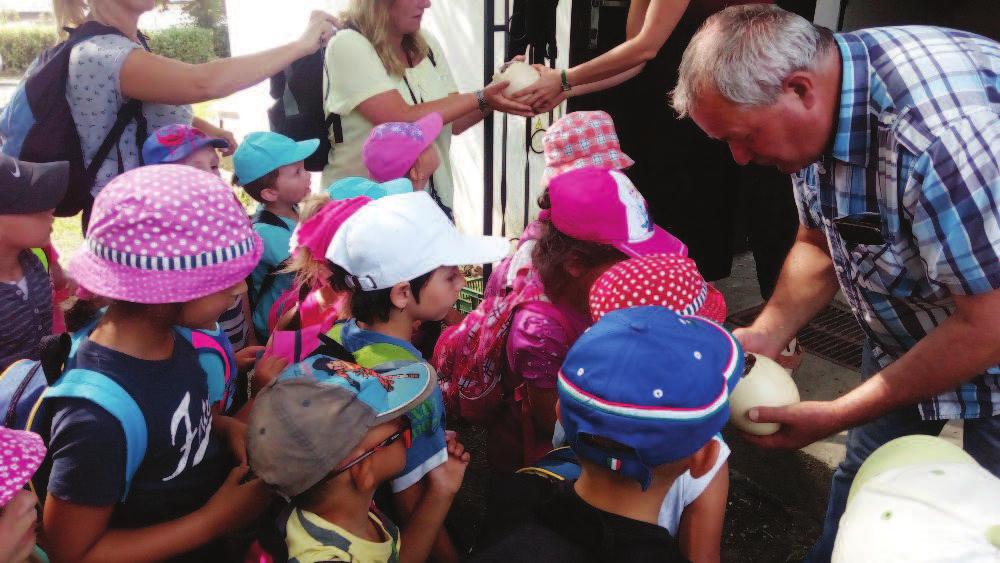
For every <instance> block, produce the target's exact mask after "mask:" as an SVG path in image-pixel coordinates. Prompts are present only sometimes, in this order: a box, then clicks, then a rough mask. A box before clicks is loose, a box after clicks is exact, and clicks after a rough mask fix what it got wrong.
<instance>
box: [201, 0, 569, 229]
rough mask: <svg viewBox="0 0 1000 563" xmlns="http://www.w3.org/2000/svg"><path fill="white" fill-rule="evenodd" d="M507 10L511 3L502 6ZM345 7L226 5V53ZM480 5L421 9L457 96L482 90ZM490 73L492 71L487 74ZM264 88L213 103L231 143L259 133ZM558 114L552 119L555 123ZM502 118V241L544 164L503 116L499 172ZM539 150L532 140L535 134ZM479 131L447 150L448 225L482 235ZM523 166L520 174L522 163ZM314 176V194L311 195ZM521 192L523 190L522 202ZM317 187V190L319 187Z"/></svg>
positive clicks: (519, 126) (462, 1)
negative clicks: (451, 199)
mask: <svg viewBox="0 0 1000 563" xmlns="http://www.w3.org/2000/svg"><path fill="white" fill-rule="evenodd" d="M507 1H508V2H509V4H511V5H512V4H513V1H512V0H507ZM346 4H347V0H296V1H294V2H280V3H276V2H274V1H273V0H226V11H227V15H228V20H229V37H230V47H231V50H232V54H233V55H234V56H236V55H241V54H247V53H252V52H256V51H260V50H264V49H268V48H270V47H275V46H277V45H280V44H282V43H285V42H288V41H291V40H294V39H295V38H296V37H297V36H298V34H299V33H301V31H302V29H303V26H304V25H305V22H306V20H307V19H308V17H309V12H310V11H311V10H316V9H319V10H327V11H329V12H331V13H337V12H339V11H340V10H342V9H343V8H344V7H345V6H346ZM484 5H485V3H484V2H481V1H480V2H470V1H467V0H438V1H437V2H435V3H434V4H433V5H432V7H431V8H430V9H429V10H428V12H427V14H426V15H425V18H424V29H426V30H427V31H428V32H430V33H433V34H434V36H435V37H436V38H437V39H438V41H439V42H440V43H441V45H442V47H443V48H444V50H445V53H446V56H447V57H448V63H449V64H450V65H451V69H452V73H453V74H454V76H455V80H456V82H457V83H458V88H459V90H460V91H464V92H469V91H472V90H475V89H476V88H480V87H482V85H483V62H484V61H483V57H484V52H485V47H484V45H485V39H484V37H483V31H484V13H483V12H484ZM570 7H571V2H570V1H569V0H563V1H562V2H560V5H559V20H558V21H559V25H558V32H557V41H558V44H559V46H560V52H559V60H557V61H556V66H558V67H562V68H565V66H566V64H567V61H568V54H569V12H570ZM503 21H504V0H497V2H496V3H495V13H494V19H493V22H495V23H496V24H497V25H500V24H502V23H503ZM504 36H505V34H504V33H501V32H498V33H496V34H495V35H494V37H493V38H491V39H492V40H493V41H494V45H495V48H494V52H495V53H496V57H495V60H494V61H493V65H492V67H493V68H496V67H498V66H500V65H501V64H502V63H503V62H504V61H503V55H504V45H505V43H504V40H505V37H504ZM490 74H492V72H491V73H490ZM271 103H272V101H271V97H270V96H269V94H268V85H267V83H266V82H264V83H262V84H258V85H257V86H254V87H253V88H249V89H247V90H245V91H243V92H240V93H239V94H236V95H234V96H230V97H229V98H226V99H225V100H222V101H220V102H217V104H216V107H215V109H216V110H217V111H219V112H220V115H221V116H222V117H224V118H225V119H226V121H225V125H226V126H227V127H230V128H231V129H232V130H233V131H234V133H236V135H237V138H240V137H242V136H243V135H245V134H246V133H249V132H251V131H260V130H266V129H267V128H268V125H267V114H266V111H267V108H268V107H269V106H270V105H271ZM558 115H561V113H557V114H556V117H558ZM503 123H504V118H503V116H502V115H501V114H497V115H496V117H495V118H494V120H493V127H494V146H493V147H492V150H493V151H494V153H493V154H494V166H493V176H494V190H493V202H494V205H493V232H494V233H495V234H499V233H500V232H501V225H503V232H504V233H505V234H506V235H507V236H511V237H513V236H517V235H518V234H519V233H520V232H521V229H522V228H523V226H524V202H525V200H527V201H528V202H529V214H530V218H534V216H535V215H536V214H537V207H536V206H535V200H536V199H537V197H538V194H539V191H540V189H539V187H538V179H539V176H540V174H541V170H542V166H543V164H544V162H543V159H542V155H540V154H534V153H530V152H529V151H528V150H527V148H526V135H525V128H526V127H528V126H529V125H528V123H527V120H526V119H525V118H520V117H513V116H511V117H508V118H507V129H506V135H505V137H506V139H507V143H506V154H507V159H506V160H507V165H506V167H505V168H504V169H501V164H502V163H503V161H504V159H503V158H501V153H500V151H501V150H502V147H503V142H502V138H503V136H504V135H503V133H504V127H503ZM548 125H549V117H548V115H543V116H538V117H537V118H533V119H532V120H531V123H530V127H531V128H532V130H533V131H534V130H535V129H536V128H539V127H541V128H543V129H544V128H545V127H548ZM536 135H538V136H539V138H538V139H537V141H538V145H539V146H540V136H541V135H542V133H536ZM483 143H484V134H483V125H478V126H476V127H474V128H472V129H470V130H469V131H466V132H465V133H463V134H462V135H459V136H456V137H454V139H453V140H452V145H451V155H450V157H451V160H452V170H453V174H454V176H455V218H456V222H457V223H458V226H459V228H460V229H462V230H463V231H465V232H477V233H478V232H482V231H483V201H484V198H483V184H484V182H483V177H484V174H483V162H484V159H483V154H484V153H483V148H484V147H483ZM526 161H527V167H526V166H525V163H526ZM526 170H527V172H528V182H527V183H526V182H525V171H526ZM501 175H503V176H505V177H506V189H507V191H506V204H507V205H506V207H505V208H503V209H502V208H501V184H502V182H501ZM318 182H319V180H318V174H317V175H316V180H315V182H314V188H315V189H319V188H320V186H319V185H318ZM525 186H527V188H528V193H527V197H526V193H525ZM324 187H325V186H324Z"/></svg>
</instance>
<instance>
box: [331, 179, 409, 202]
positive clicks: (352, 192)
mask: <svg viewBox="0 0 1000 563" xmlns="http://www.w3.org/2000/svg"><path fill="white" fill-rule="evenodd" d="M412 191H413V183H412V182H410V180H409V179H408V178H397V179H395V180H389V181H388V182H382V183H381V184H379V183H378V182H375V181H373V180H369V179H368V178H364V177H362V176H348V177H347V178H341V179H340V180H337V181H336V182H334V183H332V184H330V187H329V188H327V189H326V193H327V195H329V196H330V199H332V200H341V199H350V198H352V197H358V196H366V197H370V198H372V199H380V198H383V197H385V196H387V195H398V194H408V193H410V192H412Z"/></svg>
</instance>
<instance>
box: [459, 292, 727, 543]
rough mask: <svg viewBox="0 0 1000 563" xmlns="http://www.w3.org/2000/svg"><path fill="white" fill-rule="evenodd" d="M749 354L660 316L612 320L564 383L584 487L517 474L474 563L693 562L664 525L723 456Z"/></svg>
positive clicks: (656, 311) (697, 327) (588, 343)
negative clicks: (685, 484) (680, 493)
mask: <svg viewBox="0 0 1000 563" xmlns="http://www.w3.org/2000/svg"><path fill="white" fill-rule="evenodd" d="M742 368H743V353H742V350H741V349H740V346H739V344H738V343H737V342H736V340H735V339H734V338H733V337H732V335H730V334H729V333H728V332H726V331H725V329H723V328H721V327H719V326H718V325H716V324H714V323H711V322H709V321H706V320H703V319H700V318H698V317H684V316H679V315H677V314H676V313H674V312H672V311H669V310H667V309H665V308H662V307H636V308H630V309H622V310H619V311H613V312H611V313H608V314H607V315H605V316H604V317H602V318H601V319H600V320H599V321H598V322H597V323H596V324H594V326H593V327H591V328H590V330H588V331H587V332H586V333H584V334H583V335H582V336H581V337H580V338H579V340H577V342H576V344H574V346H573V347H572V348H571V349H570V351H569V354H568V355H567V357H566V361H565V362H564V363H563V367H562V370H561V371H560V373H559V381H558V392H559V419H560V421H561V422H562V425H563V427H564V428H565V430H566V439H567V441H568V443H569V445H570V447H571V448H572V449H573V452H574V453H575V454H576V455H577V457H578V458H579V460H580V464H581V474H580V478H579V479H578V480H576V481H565V482H561V483H554V482H552V481H550V480H548V479H546V478H544V477H540V476H537V475H534V474H518V475H516V476H515V477H514V479H515V480H516V485H515V487H514V488H513V490H514V491H516V492H517V494H509V495H506V496H505V497H504V498H503V499H501V502H500V503H499V504H497V505H495V506H494V507H493V508H494V510H497V511H498V512H496V514H500V515H501V516H502V517H503V518H501V520H500V521H501V522H506V525H503V524H501V525H500V526H498V528H497V533H495V534H493V535H492V537H489V538H487V541H486V542H485V545H488V546H490V547H488V548H487V549H486V550H485V551H482V552H481V553H480V554H479V556H478V557H477V558H476V559H475V560H476V561H519V560H525V559H526V558H531V559H534V560H538V561H567V562H568V561H629V562H633V561H685V560H686V559H685V558H684V556H683V555H682V554H681V553H680V551H679V549H678V547H677V542H676V541H675V539H674V538H673V537H672V536H671V535H670V533H669V532H668V531H667V530H666V529H665V528H662V527H660V526H658V525H657V517H658V515H659V512H660V507H661V504H662V502H663V498H664V496H665V495H666V494H667V491H668V490H669V489H670V487H671V485H672V484H673V482H674V481H675V480H676V479H677V477H678V476H680V475H681V474H683V473H684V472H685V471H690V472H691V474H692V476H693V477H695V478H697V477H699V476H701V475H702V474H704V473H705V472H707V471H708V470H709V469H710V468H711V467H712V466H713V465H714V463H715V458H716V456H717V455H718V447H719V446H718V442H716V441H715V440H713V439H712V438H713V436H715V434H716V433H718V432H719V430H721V428H722V426H723V425H725V423H726V421H727V420H728V418H729V404H728V403H729V392H730V391H731V390H732V388H733V387H734V386H735V385H736V383H737V381H738V380H739V377H740V374H741V373H742Z"/></svg>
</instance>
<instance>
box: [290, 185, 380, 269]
mask: <svg viewBox="0 0 1000 563" xmlns="http://www.w3.org/2000/svg"><path fill="white" fill-rule="evenodd" d="M369 201H373V200H372V198H370V197H367V196H358V197H352V198H349V199H340V200H334V201H331V202H329V203H327V204H326V205H324V206H323V207H322V208H321V209H320V210H319V211H318V212H317V213H316V214H315V215H313V216H312V217H310V218H308V219H306V220H305V221H303V222H301V223H299V224H298V226H296V227H295V230H294V231H293V232H292V238H291V240H290V241H289V244H288V250H289V251H290V252H293V253H294V252H295V251H296V250H298V249H299V248H305V249H308V250H309V253H310V254H312V256H313V258H315V259H316V260H324V258H323V257H324V256H326V250H327V249H328V248H329V247H330V242H332V241H333V235H334V234H336V233H337V229H339V228H340V226H341V225H343V224H344V221H346V220H347V219H348V218H350V217H351V215H354V212H355V211H357V210H359V209H361V208H362V207H364V206H365V204H366V203H368V202H369Z"/></svg>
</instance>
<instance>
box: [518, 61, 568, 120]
mask: <svg viewBox="0 0 1000 563" xmlns="http://www.w3.org/2000/svg"><path fill="white" fill-rule="evenodd" d="M531 66H532V67H533V68H534V69H535V70H537V71H538V74H539V78H538V80H536V81H535V83H534V84H532V85H531V86H528V87H527V88H522V89H521V90H518V91H517V92H514V93H513V94H512V95H511V98H512V99H513V100H514V101H516V102H521V103H523V104H526V105H529V106H531V107H533V108H538V107H543V108H552V107H555V104H554V103H553V101H554V100H555V99H556V98H558V97H559V96H560V95H561V94H563V89H562V71H560V70H558V69H554V68H549V67H547V66H545V65H540V64H536V65H531ZM546 111H547V110H546Z"/></svg>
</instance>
